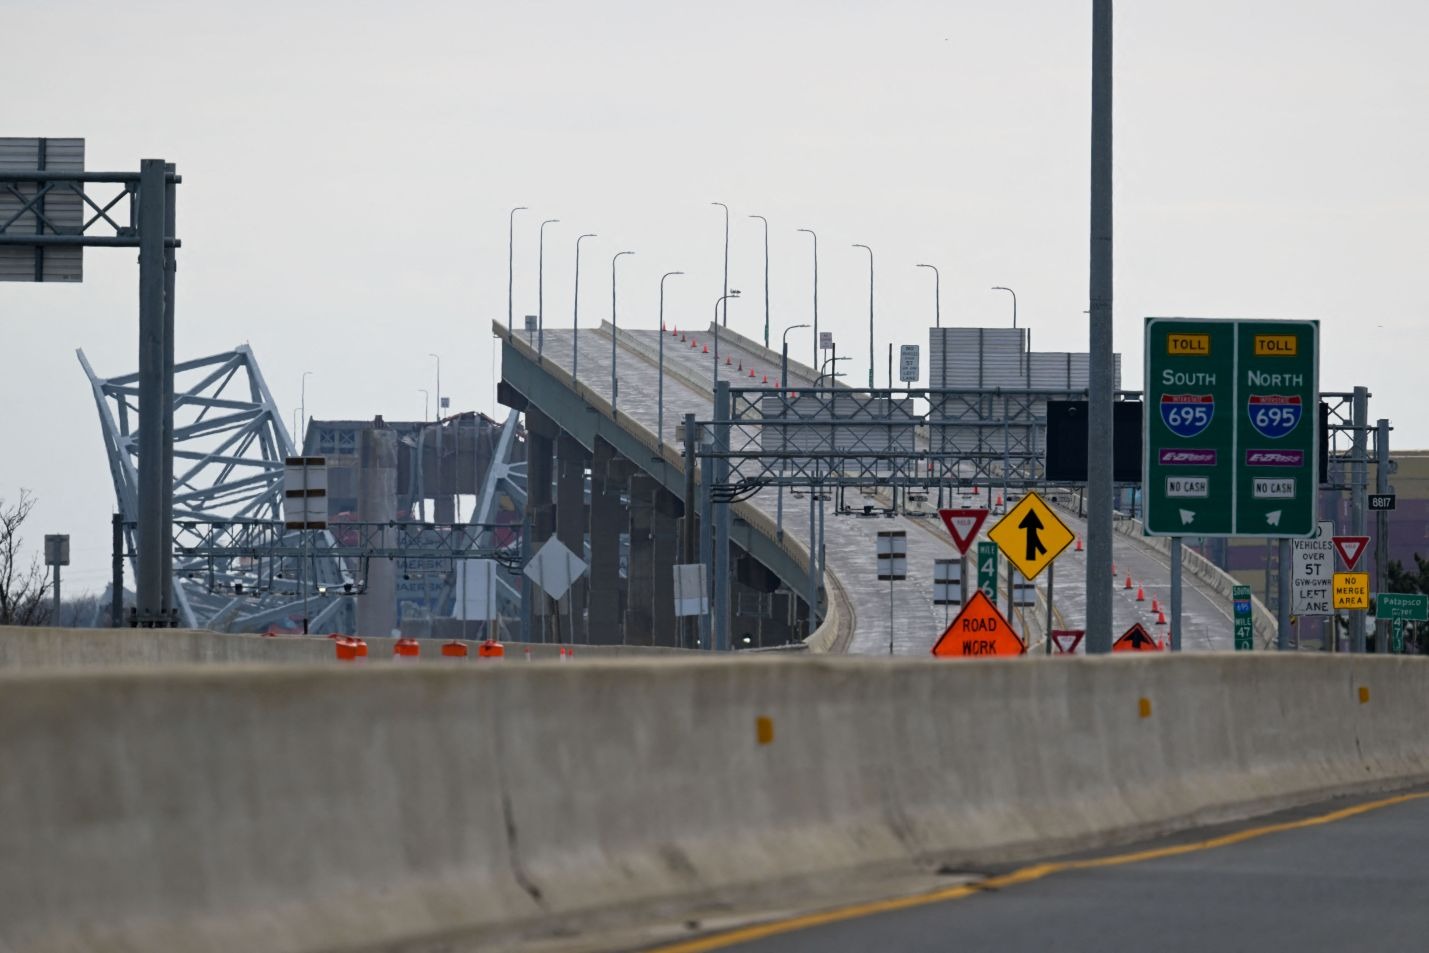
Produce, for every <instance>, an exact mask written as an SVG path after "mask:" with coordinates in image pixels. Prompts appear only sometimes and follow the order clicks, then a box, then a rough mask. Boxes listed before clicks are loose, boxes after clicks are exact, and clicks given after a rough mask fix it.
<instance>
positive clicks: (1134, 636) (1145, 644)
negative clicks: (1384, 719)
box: [1111, 622, 1161, 652]
mask: <svg viewBox="0 0 1429 953" xmlns="http://www.w3.org/2000/svg"><path fill="white" fill-rule="evenodd" d="M1111 650H1112V651H1113V652H1160V651H1161V646H1159V645H1157V644H1156V640H1155V639H1153V638H1152V637H1151V633H1150V632H1147V631H1146V629H1145V628H1143V627H1142V625H1141V623H1140V622H1138V623H1136V625H1133V626H1132V627H1131V628H1129V629H1127V630H1126V631H1125V632H1123V633H1122V634H1121V638H1119V639H1117V640H1116V641H1115V642H1113V643H1112V644H1111Z"/></svg>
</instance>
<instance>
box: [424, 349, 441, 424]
mask: <svg viewBox="0 0 1429 953" xmlns="http://www.w3.org/2000/svg"><path fill="white" fill-rule="evenodd" d="M427 357H430V358H431V359H432V360H434V361H436V362H437V419H438V420H441V419H442V359H441V357H440V356H439V355H437V354H433V353H432V352H431V351H428V352H427Z"/></svg>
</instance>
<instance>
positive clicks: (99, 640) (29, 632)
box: [0, 626, 691, 669]
mask: <svg viewBox="0 0 1429 953" xmlns="http://www.w3.org/2000/svg"><path fill="white" fill-rule="evenodd" d="M364 641H366V642H367V644H368V649H369V652H368V659H369V660H370V661H374V662H386V661H390V660H391V659H392V654H393V653H392V648H393V645H394V644H395V642H396V641H397V640H396V639H390V638H383V639H374V638H365V637H364ZM444 641H450V640H444V639H419V640H418V642H419V643H420V646H421V655H420V656H418V658H419V659H420V660H422V661H432V660H436V661H443V662H446V663H448V664H453V660H451V659H443V658H442V655H441V645H442V643H443V642H444ZM464 644H465V645H466V646H467V647H468V648H469V649H470V655H469V658H472V659H474V658H475V657H476V646H477V643H476V642H471V641H467V642H465V643H464ZM505 645H506V650H507V657H508V658H511V659H513V660H518V661H519V660H523V659H524V658H525V657H526V653H527V650H530V656H531V658H532V659H534V660H546V659H557V660H559V658H560V654H559V653H560V649H561V648H563V647H564V648H567V649H573V650H574V654H573V655H572V658H585V657H587V656H590V657H593V658H623V657H631V656H651V655H662V656H685V655H689V654H691V652H690V650H688V649H675V648H668V647H661V646H649V645H576V646H558V645H556V644H555V643H524V642H507V643H505ZM335 659H336V656H335V653H334V651H333V645H332V642H331V641H330V640H329V639H328V638H326V637H325V636H319V635H309V636H274V637H271V638H269V637H265V636H261V635H243V634H235V633H229V632H212V631H209V630H208V629H61V628H39V627H34V628H30V627H18V626H15V627H12V626H0V669H3V668H7V667H22V668H40V667H61V668H69V667H73V666H86V665H172V664H181V663H186V662H287V663H295V662H331V661H335Z"/></svg>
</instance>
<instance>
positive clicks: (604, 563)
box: [589, 440, 626, 645]
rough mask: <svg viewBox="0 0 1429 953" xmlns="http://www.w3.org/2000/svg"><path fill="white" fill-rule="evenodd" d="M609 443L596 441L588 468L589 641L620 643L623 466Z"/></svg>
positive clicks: (621, 636)
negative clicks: (589, 469)
mask: <svg viewBox="0 0 1429 953" xmlns="http://www.w3.org/2000/svg"><path fill="white" fill-rule="evenodd" d="M622 463H623V461H621V460H620V459H619V458H618V457H617V456H616V455H615V451H614V450H613V449H612V448H611V446H610V445H609V444H607V443H605V442H603V441H600V440H597V441H596V445H595V452H594V454H593V455H592V458H591V471H590V476H591V479H590V616H589V618H590V623H589V637H590V641H591V642H592V643H593V644H596V645H619V644H620V643H621V642H622V641H623V640H624V632H623V631H622V627H621V618H620V533H621V531H622V530H623V529H624V528H625V522H626V515H625V507H624V505H623V504H622V503H621V500H620V496H621V492H622V491H623V490H624V488H625V473H624V467H623V466H622Z"/></svg>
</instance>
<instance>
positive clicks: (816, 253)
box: [799, 228, 819, 367]
mask: <svg viewBox="0 0 1429 953" xmlns="http://www.w3.org/2000/svg"><path fill="white" fill-rule="evenodd" d="M799 231H801V232H808V233H809V237H810V238H812V239H813V240H814V360H813V361H812V362H811V363H810V364H809V366H810V367H818V366H819V236H818V235H816V234H814V230H813V229H812V228H801V229H799Z"/></svg>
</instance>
